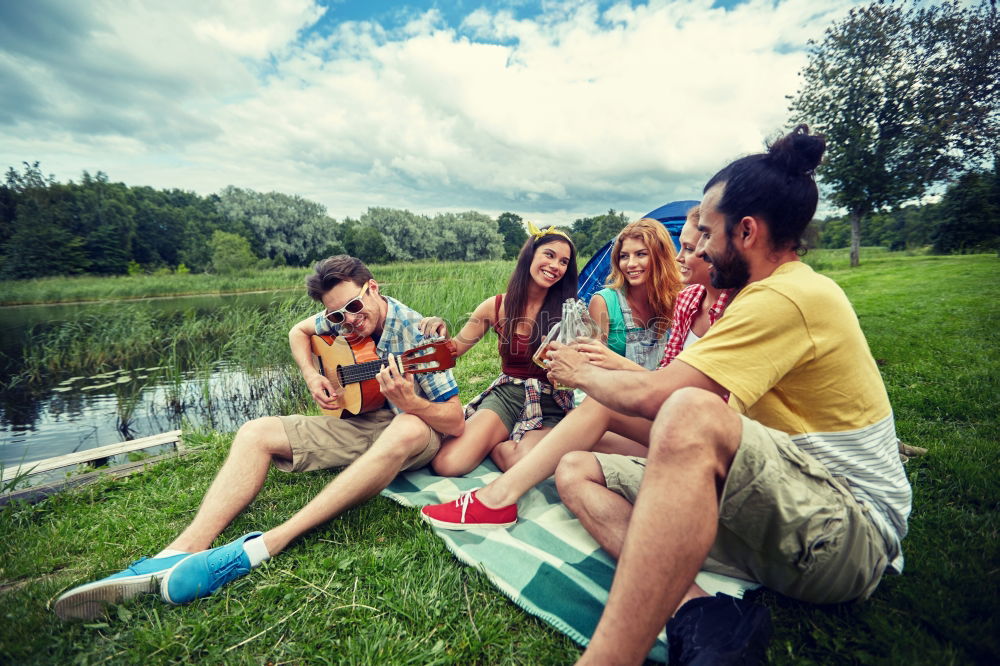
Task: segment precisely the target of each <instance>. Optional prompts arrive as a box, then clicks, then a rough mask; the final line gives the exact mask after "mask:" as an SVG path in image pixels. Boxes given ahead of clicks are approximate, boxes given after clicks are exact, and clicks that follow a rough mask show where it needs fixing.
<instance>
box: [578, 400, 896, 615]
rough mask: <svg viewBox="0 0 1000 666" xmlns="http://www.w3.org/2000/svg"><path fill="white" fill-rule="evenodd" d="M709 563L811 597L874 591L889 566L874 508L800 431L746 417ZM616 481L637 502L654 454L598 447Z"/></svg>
mask: <svg viewBox="0 0 1000 666" xmlns="http://www.w3.org/2000/svg"><path fill="white" fill-rule="evenodd" d="M740 418H741V420H742V422H743V436H742V439H741V441H740V448H739V450H738V451H737V452H736V456H735V458H734V459H733V463H732V465H731V467H730V468H729V475H728V476H727V477H726V485H725V487H724V489H723V491H722V500H721V502H720V504H719V529H718V532H717V534H716V538H715V544H714V545H713V546H712V550H711V551H710V552H709V555H708V558H707V559H706V560H705V565H704V567H703V568H704V569H705V570H706V571H713V572H715V573H721V574H725V575H729V576H735V577H738V578H744V579H748V580H755V581H758V582H760V583H762V584H764V585H765V586H767V587H769V588H771V589H772V590H775V591H777V592H780V593H782V594H784V595H786V596H789V597H792V598H794V599H800V600H802V601H808V602H811V603H839V602H843V601H852V600H861V599H866V598H868V597H869V596H870V595H871V593H872V592H874V591H875V588H876V587H878V584H879V581H880V580H881V579H882V573H883V571H884V570H885V567H886V565H887V564H888V558H887V557H886V552H885V542H884V540H883V538H882V535H881V534H880V533H879V532H878V530H877V528H876V527H875V525H874V523H873V522H872V521H871V519H870V518H869V517H868V515H867V514H868V511H869V509H868V507H866V506H864V505H862V504H860V503H859V502H858V501H857V500H856V499H855V498H854V495H853V494H851V491H850V489H849V488H848V486H847V484H846V481H844V480H843V479H841V478H838V477H834V476H833V475H832V474H830V472H829V471H828V470H827V469H826V467H824V466H823V465H822V464H821V463H820V462H819V461H817V460H816V459H815V458H813V457H812V456H810V455H809V454H807V453H805V452H804V451H802V449H800V448H799V447H798V446H796V444H795V443H794V442H792V440H791V438H790V437H789V436H788V435H787V434H785V433H783V432H780V431H778V430H773V429H771V428H768V427H765V426H763V425H761V424H760V423H757V422H756V421H752V420H750V419H748V418H746V417H744V416H741V417H740ZM594 455H595V456H596V457H597V460H598V462H599V463H600V464H601V468H602V469H603V470H604V474H605V479H606V483H607V485H608V487H609V488H611V489H612V490H614V491H615V492H618V493H620V494H621V495H623V496H624V497H626V498H627V499H629V500H630V501H635V497H636V493H637V491H638V488H639V484H640V483H641V481H642V475H643V473H644V472H645V465H644V464H642V463H644V460H643V459H642V458H632V457H631V456H616V455H609V454H601V453H595V454H594Z"/></svg>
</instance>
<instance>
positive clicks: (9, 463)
mask: <svg viewBox="0 0 1000 666" xmlns="http://www.w3.org/2000/svg"><path fill="white" fill-rule="evenodd" d="M290 295H294V294H293V292H290V291H281V292H270V293H254V294H237V295H230V296H195V297H182V298H158V299H148V300H144V301H142V302H143V304H144V306H146V307H149V308H151V309H153V310H156V311H159V312H163V313H167V312H174V311H178V310H181V311H193V312H195V313H197V312H201V311H207V310H210V309H214V308H217V307H219V306H220V305H238V306H239V307H242V308H257V309H262V308H264V307H266V306H268V305H269V304H271V303H272V302H273V301H274V300H275V299H279V300H284V299H287V298H288V297H289V296H290ZM67 308H72V309H74V311H75V312H80V311H100V309H101V308H104V309H113V308H114V304H60V305H46V306H16V307H3V308H0V354H2V356H0V377H2V378H3V379H4V383H5V384H6V383H7V380H8V378H9V377H10V376H11V375H12V374H14V373H16V371H17V368H18V366H19V361H20V359H21V358H22V353H23V352H22V349H23V346H24V344H25V343H26V342H28V341H29V331H30V330H31V329H32V327H38V326H44V325H45V324H46V323H49V322H55V321H60V320H63V319H65V318H66V310H67ZM291 371H294V376H295V377H297V376H298V369H297V368H296V367H295V366H294V363H293V362H292V361H291V358H290V357H289V363H288V366H287V367H280V368H254V369H246V368H241V367H236V366H226V365H219V366H217V367H215V368H213V369H211V371H201V372H187V373H177V372H167V369H165V368H129V369H122V370H119V371H115V372H111V373H104V374H103V375H96V376H92V377H76V378H68V379H67V380H66V381H63V382H61V383H60V384H58V385H56V386H54V387H52V388H51V390H48V389H46V390H45V391H43V392H41V394H39V391H38V390H37V387H14V388H12V389H9V390H6V391H0V463H2V464H3V466H4V468H10V467H17V466H18V465H21V464H24V463H30V462H31V461H37V460H43V459H45V458H51V457H54V456H59V455H63V454H67V453H73V452H76V451H83V450H87V449H92V448H96V447H99V446H105V445H108V444H114V443H117V442H121V441H125V440H129V439H135V438H138V437H145V436H147V435H155V434H158V433H161V432H165V431H168V430H175V429H177V428H181V427H182V426H206V427H210V428H213V429H218V430H222V431H228V430H235V429H236V428H237V427H239V425H240V424H241V423H243V422H244V421H246V420H249V419H251V418H255V417H258V416H264V415H265V414H263V413H257V412H258V411H259V410H261V409H262V407H261V405H262V404H263V401H261V400H259V399H257V398H258V397H259V391H260V389H261V387H262V386H268V385H280V384H281V382H287V381H289V377H291V376H293V375H292V374H291ZM251 373H252V374H251ZM171 405H183V406H184V408H183V409H182V410H178V409H174V408H171ZM152 452H154V453H155V452H156V451H155V450H153V451H152ZM64 473H65V470H64V471H62V472H61V473H60V474H64ZM52 474H56V473H55V472H53V473H52ZM46 480H48V479H46ZM32 481H33V482H34V481H36V479H32Z"/></svg>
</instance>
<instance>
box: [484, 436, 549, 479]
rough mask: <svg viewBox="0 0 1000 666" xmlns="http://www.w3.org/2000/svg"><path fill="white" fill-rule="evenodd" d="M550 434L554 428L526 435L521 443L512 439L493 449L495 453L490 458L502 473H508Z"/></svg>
mask: <svg viewBox="0 0 1000 666" xmlns="http://www.w3.org/2000/svg"><path fill="white" fill-rule="evenodd" d="M550 432H552V428H539V429H538V430H532V431H530V432H526V433H524V435H523V436H522V437H521V441H519V442H515V441H514V440H512V439H508V440H507V441H505V442H500V443H499V444H497V445H496V446H495V447H493V451H491V452H490V458H492V459H493V462H495V463H496V465H497V467H499V468H500V471H501V472H506V471H507V470H508V469H510V468H511V467H513V466H514V465H515V464H516V463H517V461H518V460H520V459H521V458H523V457H524V456H526V455H527V454H528V451H531V449H533V448H535V445H536V444H538V442H540V441H542V438H544V437H545V435H547V434H548V433H550Z"/></svg>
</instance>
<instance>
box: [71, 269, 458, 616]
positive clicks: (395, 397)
mask: <svg viewBox="0 0 1000 666" xmlns="http://www.w3.org/2000/svg"><path fill="white" fill-rule="evenodd" d="M306 286H307V289H308V292H309V295H310V297H312V298H313V299H315V300H317V301H320V302H321V303H322V304H323V306H324V308H325V309H324V310H323V311H320V312H319V313H318V314H316V315H315V316H313V317H308V318H306V319H303V320H302V321H300V322H299V323H298V324H296V325H295V326H293V327H292V329H291V331H289V334H288V339H289V344H290V346H291V350H292V356H293V357H294V358H295V362H296V363H297V364H298V366H299V368H300V369H301V371H302V376H303V378H304V379H305V382H306V384H307V385H308V387H309V391H310V393H311V394H312V397H313V398H314V399H315V400H316V402H317V404H319V406H320V407H321V408H323V409H324V410H335V409H337V408H338V407H339V406H340V404H341V399H342V397H343V396H342V395H340V394H338V390H341V391H342V390H343V389H340V388H339V385H335V384H334V383H333V382H331V381H330V379H329V378H328V377H326V376H324V375H323V374H321V373H320V371H319V370H318V369H317V368H316V367H314V365H313V358H312V353H311V352H312V342H313V337H314V336H316V335H338V336H341V335H342V336H345V337H347V338H348V339H349V340H361V339H363V338H372V339H373V340H374V341H376V344H377V347H376V349H377V352H378V354H379V356H381V357H383V358H387V359H388V365H387V367H385V368H382V369H381V370H380V371H378V373H377V374H376V375H375V380H376V381H377V382H378V387H379V388H380V389H381V393H382V395H383V396H384V397H385V399H386V405H385V407H383V408H380V409H375V410H373V411H368V412H365V413H361V414H357V415H356V416H353V417H351V418H339V417H338V416H334V415H331V414H326V413H324V415H322V416H303V415H292V416H270V417H264V418H259V419H255V420H253V421H250V422H248V423H245V424H244V425H243V426H242V427H241V428H240V430H239V432H237V433H236V436H235V438H234V439H233V443H232V447H231V449H230V452H229V457H228V458H227V459H226V462H225V463H224V464H223V466H222V469H221V470H220V471H219V473H218V475H217V476H216V477H215V480H214V481H213V482H212V485H211V487H210V488H209V489H208V492H207V493H206V494H205V497H204V499H203V500H202V503H201V507H200V508H199V509H198V513H197V515H195V517H194V520H193V521H192V522H191V524H190V525H188V527H187V528H186V529H184V531H183V532H181V534H180V535H179V536H177V538H175V539H174V540H173V541H172V542H171V543H170V544H169V545H168V546H167V547H166V548H165V549H164V550H163V551H161V552H160V553H158V554H157V555H155V556H154V557H152V558H149V559H142V560H140V561H138V562H134V563H133V564H132V565H130V566H129V568H127V569H125V570H124V571H121V572H119V573H117V574H114V575H112V576H109V577H107V578H104V579H102V580H99V581H95V582H92V583H88V584H86V585H81V586H79V587H77V588H74V589H72V590H70V591H69V592H66V593H65V594H63V595H62V596H61V597H60V598H59V599H58V600H57V601H56V603H55V611H56V613H57V614H58V615H59V616H60V617H62V618H81V619H93V618H95V617H97V616H98V615H100V614H102V613H103V612H104V610H105V607H106V606H107V605H108V604H113V603H119V602H122V601H124V600H126V599H129V598H132V597H134V596H136V595H138V594H142V593H149V592H157V591H159V592H160V593H161V596H162V597H163V599H164V601H167V602H168V603H173V604H179V603H187V602H189V601H192V600H194V599H197V598H199V597H204V596H207V595H209V594H211V593H212V592H214V591H215V590H216V589H218V588H219V587H221V586H223V585H225V584H226V583H228V582H230V581H232V580H234V579H235V578H238V577H240V576H243V575H245V574H247V573H249V572H250V570H251V569H252V568H253V567H256V566H257V565H258V564H260V563H261V562H263V561H265V560H267V559H268V558H270V557H273V556H274V555H277V554H278V553H280V552H281V551H282V550H284V549H285V548H286V547H287V546H288V544H289V543H290V542H291V541H292V540H293V539H295V538H296V537H298V536H300V535H301V534H304V533H305V532H307V531H308V530H310V529H312V528H314V527H317V526H319V525H321V524H323V523H325V522H327V521H328V520H331V519H333V518H336V517H337V516H339V515H340V514H341V513H343V512H344V511H345V510H346V509H348V508H350V507H352V506H354V505H356V504H359V503H361V502H363V501H365V500H367V499H368V498H370V497H372V496H373V495H375V494H377V493H378V492H380V491H381V490H382V489H383V488H385V487H386V486H387V485H388V484H389V482H390V481H392V479H393V478H394V477H395V476H396V475H397V474H398V473H399V472H400V471H401V470H405V469H410V468H415V467H420V466H422V465H425V464H427V463H428V462H430V461H431V459H432V458H433V457H434V454H435V453H436V452H437V450H438V448H439V446H440V444H441V437H442V435H454V436H457V435H460V434H462V431H463V429H464V426H465V419H464V415H463V412H462V405H461V404H460V402H459V398H458V386H457V384H456V383H455V380H454V378H453V377H452V374H451V371H450V370H449V371H445V372H441V373H437V374H419V375H416V376H411V375H409V374H405V373H404V372H402V371H401V369H402V367H403V366H402V364H400V363H399V362H398V357H399V356H400V355H404V356H405V355H406V354H405V353H406V352H407V350H410V349H412V348H413V347H417V346H418V345H420V343H421V338H422V336H421V334H420V331H419V329H418V326H417V325H418V324H419V322H420V320H421V315H420V314H418V313H417V312H415V311H413V310H412V309H410V308H408V307H407V306H405V305H403V304H402V303H400V302H399V301H397V300H395V299H393V298H390V297H388V296H384V295H382V294H381V293H380V291H379V285H378V283H377V282H376V281H375V279H374V278H373V277H372V274H371V272H370V271H369V270H368V268H367V267H366V266H365V265H364V263H362V262H361V261H360V260H359V259H355V258H354V257H349V256H347V255H338V256H335V257H330V258H328V259H326V260H324V261H322V262H320V263H318V264H317V265H316V271H315V273H314V274H312V275H310V276H309V277H308V278H307V279H306ZM449 367H450V366H449ZM271 465H274V466H275V467H277V468H278V469H281V470H285V471H288V472H304V471H309V470H314V469H326V468H333V467H344V469H343V471H342V472H341V473H340V474H338V475H337V476H336V477H334V479H333V480H332V481H330V483H329V484H327V485H326V487H324V488H323V490H321V491H320V493H319V494H318V495H317V496H316V497H314V498H313V499H312V500H311V501H310V502H309V503H307V504H306V505H305V506H304V507H302V508H301V509H300V510H299V511H298V512H297V513H296V514H295V515H293V516H292V517H291V518H289V519H288V520H287V521H285V522H284V523H282V524H280V525H278V526H276V527H273V528H272V529H270V530H268V531H267V532H264V533H261V532H251V533H250V534H246V535H244V536H242V537H240V538H239V539H236V540H235V541H233V542H231V543H229V544H227V545H224V546H219V547H217V548H211V549H209V547H210V546H211V545H212V542H213V541H214V540H215V538H216V537H218V536H219V534H221V533H222V531H223V530H224V529H225V528H226V527H227V526H228V525H229V523H230V522H231V521H232V520H233V519H234V518H235V517H236V515H237V514H238V513H240V511H242V510H243V509H244V508H245V507H246V506H247V505H248V504H250V502H251V501H252V500H253V499H254V498H255V497H256V496H257V493H258V492H259V491H260V489H261V487H262V486H263V484H264V479H265V478H266V476H267V472H268V469H269V467H270V466H271ZM206 549H208V550H206Z"/></svg>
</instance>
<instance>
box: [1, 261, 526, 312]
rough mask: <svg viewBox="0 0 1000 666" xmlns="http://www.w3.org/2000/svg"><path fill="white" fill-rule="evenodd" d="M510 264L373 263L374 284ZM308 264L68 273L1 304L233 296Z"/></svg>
mask: <svg viewBox="0 0 1000 666" xmlns="http://www.w3.org/2000/svg"><path fill="white" fill-rule="evenodd" d="M512 267H513V262H507V261H479V262H428V261H419V262H407V263H396V264H387V265H384V266H378V265H372V266H370V267H369V268H371V270H372V273H373V274H374V275H375V276H376V277H377V278H378V280H379V282H385V283H390V284H391V283H396V284H398V283H412V282H423V281H436V282H441V281H444V282H451V281H458V280H463V279H465V278H468V277H473V276H474V277H477V278H478V277H482V276H498V277H499V279H501V281H502V282H503V284H506V280H507V276H508V275H509V274H510V270H511V268H512ZM310 271H311V269H309V268H289V267H285V268H271V269H267V270H263V271H252V272H247V273H238V274H235V275H213V274H207V273H197V274H194V273H187V274H182V275H178V274H167V275H162V274H161V275H128V276H125V275H122V276H114V277H96V276H89V275H84V276H69V277H46V278H36V279H33V280H4V281H0V305H27V304H42V303H78V302H87V301H117V300H125V299H140V298H155V297H160V296H187V295H191V294H232V293H240V292H251V291H277V290H283V289H288V290H301V289H302V286H303V280H304V279H305V276H306V275H308V274H309V272H310Z"/></svg>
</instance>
